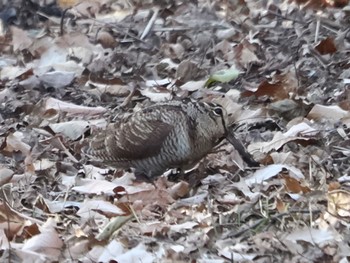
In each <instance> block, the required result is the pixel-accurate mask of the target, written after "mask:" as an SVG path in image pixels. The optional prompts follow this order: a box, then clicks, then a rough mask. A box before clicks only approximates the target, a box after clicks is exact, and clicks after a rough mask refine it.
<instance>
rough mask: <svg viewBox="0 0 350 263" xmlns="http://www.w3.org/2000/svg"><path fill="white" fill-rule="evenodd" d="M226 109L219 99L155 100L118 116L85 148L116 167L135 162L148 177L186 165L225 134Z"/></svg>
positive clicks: (123, 166) (89, 154)
mask: <svg viewBox="0 0 350 263" xmlns="http://www.w3.org/2000/svg"><path fill="white" fill-rule="evenodd" d="M227 125H228V114H227V112H226V110H225V109H224V108H223V107H222V106H221V105H219V104H217V103H213V102H204V101H194V100H190V99H187V100H182V101H180V100H171V101H166V102H158V103H155V104H153V105H151V106H148V107H145V108H143V109H141V110H138V111H136V112H134V113H133V114H131V115H129V116H127V117H124V118H121V119H120V120H117V121H116V122H115V123H113V124H111V125H109V127H108V128H107V129H105V130H103V131H100V132H99V133H97V134H96V135H95V136H93V138H92V139H90V141H89V143H88V145H87V146H86V147H84V148H83V152H84V153H85V155H86V156H87V157H89V158H91V159H93V160H95V161H99V162H102V163H104V164H107V165H110V166H112V167H114V168H122V169H129V168H134V169H135V170H136V172H138V173H142V174H144V175H146V177H147V178H148V179H153V178H156V177H158V176H160V175H162V174H163V173H164V172H165V171H166V170H168V169H173V168H176V169H180V170H187V169H189V168H191V167H193V166H194V165H195V164H196V163H198V162H199V161H200V160H201V159H202V158H203V157H204V156H206V155H207V154H208V153H209V152H210V151H211V150H212V149H213V148H214V147H215V146H217V145H218V144H219V143H220V142H221V141H222V140H224V139H225V137H226V136H227Z"/></svg>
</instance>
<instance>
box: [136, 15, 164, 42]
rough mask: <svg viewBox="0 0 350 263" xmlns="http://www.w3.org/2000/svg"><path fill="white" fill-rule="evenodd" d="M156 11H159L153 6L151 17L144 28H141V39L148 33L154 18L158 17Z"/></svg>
mask: <svg viewBox="0 0 350 263" xmlns="http://www.w3.org/2000/svg"><path fill="white" fill-rule="evenodd" d="M158 13H159V8H154V12H153V15H152V17H151V19H150V20H149V21H148V24H147V26H146V27H145V30H143V32H142V35H141V37H140V39H141V40H143V39H144V38H145V37H146V36H147V35H148V33H149V32H150V31H151V29H152V27H153V25H154V22H155V21H156V19H157V17H158Z"/></svg>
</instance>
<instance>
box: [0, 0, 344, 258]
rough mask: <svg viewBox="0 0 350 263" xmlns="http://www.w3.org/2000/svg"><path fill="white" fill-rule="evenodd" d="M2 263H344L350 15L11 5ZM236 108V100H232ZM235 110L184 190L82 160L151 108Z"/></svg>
mask: <svg viewBox="0 0 350 263" xmlns="http://www.w3.org/2000/svg"><path fill="white" fill-rule="evenodd" d="M0 10H1V12H0V18H1V22H2V27H0V28H1V32H0V52H1V60H0V201H1V202H0V206H1V208H0V222H1V227H0V233H1V234H0V239H1V253H0V256H1V257H0V258H1V262H44V261H45V262H55V261H56V262H77V261H79V262H109V261H110V262H112V261H113V262H215V263H218V262H252V261H254V262H344V263H345V262H348V261H349V259H350V247H349V241H348V236H349V234H350V231H349V228H348V224H349V216H350V214H349V211H350V192H349V188H348V184H349V173H350V139H349V126H350V89H349V84H350V62H349V53H350V40H349V36H350V35H349V26H350V22H349V21H350V16H349V12H350V6H349V5H348V1H325V0H324V1H311V0H310V1H292V0H285V1H270V0H268V1H253V0H252V1H251V0H246V1H241V0H234V1H210V0H209V1H202V0H199V1H195V0H194V1H179V0H163V1H152V0H149V1H118V0H117V1H112V0H104V1H95V0H82V1H68V0H67V1H63V0H61V1H58V3H55V2H53V1H43V0H38V1H34V0H33V1H32V2H31V1H29V0H23V1H8V2H7V1H3V2H2V3H0ZM223 95H224V96H223ZM184 98H192V99H210V100H214V101H217V102H220V103H221V104H223V105H224V106H225V107H226V108H227V111H228V112H229V113H230V114H231V116H232V121H233V122H234V123H235V124H236V125H235V129H236V135H237V137H238V138H240V139H241V141H242V142H243V144H245V145H246V146H247V149H248V151H249V152H250V153H251V154H252V155H253V156H254V158H255V159H256V160H258V161H259V162H260V163H261V167H260V168H257V169H248V168H247V167H246V165H245V163H244V162H243V161H242V159H241V157H240V155H239V154H238V153H237V152H236V151H235V150H234V148H233V147H232V145H230V144H229V143H225V144H223V145H221V147H220V148H218V149H216V150H215V152H214V153H213V154H210V155H208V156H207V157H206V158H205V159H204V160H203V161H202V162H201V163H200V164H199V165H198V166H197V167H196V168H195V169H194V170H192V171H190V172H188V173H187V175H186V176H187V177H186V178H184V179H185V180H184V181H179V180H178V179H177V180H176V181H175V182H171V181H170V180H168V178H167V177H161V178H159V180H157V181H156V182H155V185H156V187H154V185H152V184H150V183H146V182H143V183H140V182H137V181H135V180H134V174H133V173H132V172H127V171H118V170H117V171H114V170H112V169H110V168H109V167H107V166H106V165H103V164H95V163H93V162H89V161H88V160H86V159H85V158H84V156H81V154H80V147H81V142H82V141H83V139H84V138H86V137H88V136H89V135H90V134H91V133H94V132H95V131H96V130H97V129H101V128H105V127H106V126H107V125H108V124H109V123H110V122H112V121H114V120H115V119H116V118H118V116H121V115H123V114H126V113H127V112H132V111H134V110H137V109H140V108H142V107H144V106H145V105H149V104H150V103H152V102H157V101H163V100H169V99H184Z"/></svg>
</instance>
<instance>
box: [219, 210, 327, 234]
mask: <svg viewBox="0 0 350 263" xmlns="http://www.w3.org/2000/svg"><path fill="white" fill-rule="evenodd" d="M321 212H322V211H321V210H292V211H288V212H284V213H280V214H277V215H274V216H272V217H270V218H261V219H259V220H258V221H256V222H255V223H254V224H253V225H252V226H249V227H246V228H243V229H240V230H239V231H238V232H234V233H230V234H228V235H226V236H225V238H234V237H238V236H240V235H242V234H244V233H245V232H247V231H249V230H251V229H254V228H256V227H257V226H259V225H260V224H262V223H264V222H266V221H268V222H270V223H272V222H273V221H275V220H276V219H278V218H280V217H284V216H287V215H291V214H296V213H301V214H310V213H312V214H318V213H321Z"/></svg>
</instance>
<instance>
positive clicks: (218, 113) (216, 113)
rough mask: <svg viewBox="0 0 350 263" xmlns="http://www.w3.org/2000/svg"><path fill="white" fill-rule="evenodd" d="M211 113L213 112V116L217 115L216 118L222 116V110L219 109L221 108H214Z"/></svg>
mask: <svg viewBox="0 0 350 263" xmlns="http://www.w3.org/2000/svg"><path fill="white" fill-rule="evenodd" d="M213 112H214V114H215V115H217V116H222V115H223V112H222V108H221V107H215V108H214V109H213Z"/></svg>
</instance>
